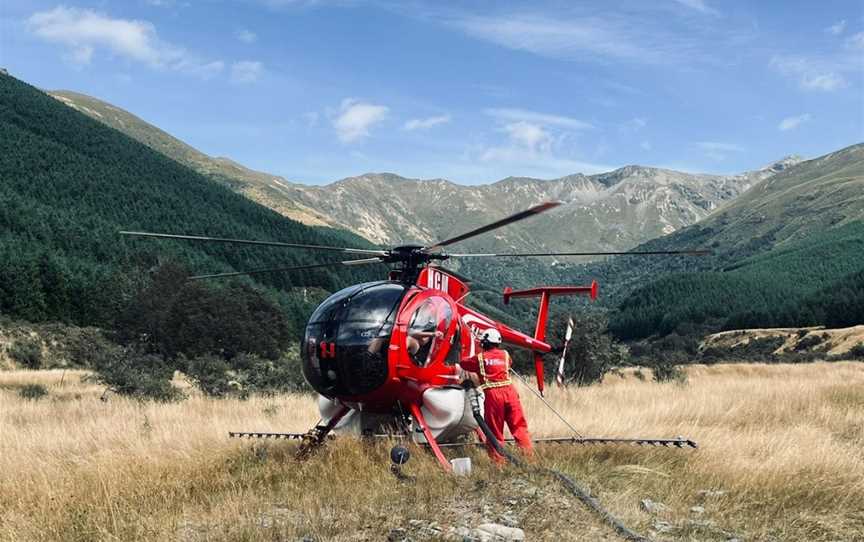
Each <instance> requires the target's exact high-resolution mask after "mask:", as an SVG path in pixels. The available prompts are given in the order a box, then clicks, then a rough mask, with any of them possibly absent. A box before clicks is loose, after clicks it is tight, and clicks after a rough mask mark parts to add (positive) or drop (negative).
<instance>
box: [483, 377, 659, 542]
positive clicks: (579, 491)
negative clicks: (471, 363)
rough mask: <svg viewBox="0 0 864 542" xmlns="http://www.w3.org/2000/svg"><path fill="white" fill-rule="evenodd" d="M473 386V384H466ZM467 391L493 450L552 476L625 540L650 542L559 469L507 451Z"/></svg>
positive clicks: (527, 467) (512, 460)
mask: <svg viewBox="0 0 864 542" xmlns="http://www.w3.org/2000/svg"><path fill="white" fill-rule="evenodd" d="M468 387H470V388H473V385H471V386H468ZM467 393H470V394H471V412H472V413H473V414H474V419H475V420H476V421H477V425H479V426H480V430H481V431H483V434H484V435H485V436H486V440H487V441H488V442H489V443H490V444H491V445H492V447H493V448H495V451H496V452H498V453H499V454H501V455H502V456H504V457H505V458H506V459H507V461H508V462H510V463H511V464H513V465H516V466H517V467H520V468H522V469H525V470H527V471H534V472H539V473H541V474H546V475H549V476H552V477H553V478H555V479H556V480H558V481H559V482H560V483H561V485H563V486H564V487H565V488H566V489H567V490H568V491H569V492H570V493H572V494H573V495H574V496H575V497H576V498H578V499H579V500H580V501H582V502H583V503H584V504H585V505H586V506H587V507H588V508H590V509H591V510H592V511H593V512H594V513H596V514H597V515H599V516H600V517H601V518H602V519H603V521H605V522H606V523H608V524H609V525H610V526H611V527H612V528H613V529H615V532H617V533H618V534H620V535H621V536H622V537H623V538H624V539H625V540H630V541H632V542H651V539H650V538H646V537H644V536H642V535H640V534H639V533H637V532H635V531H632V530H630V529H628V528H627V526H626V525H624V524H623V523H622V522H621V520H619V519H618V518H616V517H615V516H613V515H612V514H611V513H610V512H609V511H608V510H606V509H605V508H603V505H601V504H600V502H598V501H597V499H595V498H594V497H592V496H591V495H590V494H589V493H588V491H586V490H585V489H583V488H582V487H581V486H580V485H579V484H577V483H576V481H575V480H573V478H571V477H569V476H567V475H566V474H564V473H563V472H561V471H558V470H555V469H549V468H542V467H533V466H530V465H527V464H526V463H525V462H524V461H522V460H521V459H519V458H518V457H516V456H515V455H513V454H511V453H510V452H509V451H507V449H506V448H504V446H503V445H502V444H501V442H500V441H499V440H498V439H497V438H495V435H494V434H493V433H492V429H490V428H489V425H487V424H486V420H485V419H484V418H483V413H482V412H480V399H479V396H478V394H479V393H480V392H479V391H477V390H476V389H469V390H467Z"/></svg>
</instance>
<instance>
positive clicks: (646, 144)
mask: <svg viewBox="0 0 864 542" xmlns="http://www.w3.org/2000/svg"><path fill="white" fill-rule="evenodd" d="M639 146H640V147H641V148H642V150H645V151H650V150H651V149H653V148H654V146H653V145H651V142H650V141H643V142H642V143H640V144H639Z"/></svg>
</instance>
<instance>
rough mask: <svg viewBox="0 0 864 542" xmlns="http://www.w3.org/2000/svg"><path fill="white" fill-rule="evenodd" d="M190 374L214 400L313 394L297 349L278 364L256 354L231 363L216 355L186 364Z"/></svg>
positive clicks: (291, 351) (242, 356)
mask: <svg viewBox="0 0 864 542" xmlns="http://www.w3.org/2000/svg"><path fill="white" fill-rule="evenodd" d="M186 374H187V375H188V376H189V378H190V379H191V380H192V381H193V382H194V383H195V385H196V386H197V387H198V388H199V389H201V391H202V392H204V393H205V394H207V395H210V396H212V397H224V396H226V395H232V394H234V395H239V396H241V397H246V396H248V395H250V394H255V393H260V394H272V393H280V392H296V391H308V390H309V387H308V385H307V384H306V381H305V380H304V378H303V372H302V370H301V368H300V356H299V350H298V349H297V348H296V347H294V348H292V349H291V350H289V351H288V352H286V353H284V354H283V355H282V357H280V358H279V359H278V360H275V361H274V360H269V359H266V358H262V357H260V356H257V355H255V354H239V355H237V356H235V357H234V358H233V359H231V360H225V359H223V358H221V357H219V356H215V355H204V356H199V357H197V358H193V359H192V360H189V362H188V363H187V364H186Z"/></svg>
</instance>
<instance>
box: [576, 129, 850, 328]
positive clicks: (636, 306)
mask: <svg viewBox="0 0 864 542" xmlns="http://www.w3.org/2000/svg"><path fill="white" fill-rule="evenodd" d="M673 247H674V248H682V247H689V248H707V249H710V250H712V251H714V254H713V256H711V257H708V258H704V259H690V260H686V259H683V258H679V259H672V260H663V261H656V262H652V263H648V265H645V266H641V267H636V266H632V267H630V266H628V265H627V262H626V261H624V259H622V258H619V259H616V260H615V261H614V262H611V263H608V264H605V265H603V266H596V267H594V268H593V271H594V272H596V273H597V274H599V275H602V276H604V277H607V278H608V279H609V280H611V281H613V283H614V282H616V281H617V283H618V290H617V291H616V292H615V293H616V294H617V299H616V301H618V302H620V304H619V305H618V308H617V310H615V311H614V312H613V315H612V317H611V321H610V327H611V329H612V330H613V331H614V332H615V333H616V334H617V335H618V336H619V337H622V338H626V339H640V338H644V337H649V336H657V335H661V336H662V335H666V334H668V333H671V332H677V333H679V334H684V335H690V334H700V333H704V332H713V331H718V330H720V329H735V328H744V327H775V326H808V325H829V326H845V325H853V324H860V323H862V322H864V314H862V310H861V307H862V306H864V145H855V146H852V147H848V148H846V149H843V150H841V151H837V152H835V153H831V154H829V155H826V156H823V157H821V158H817V159H815V160H809V161H807V162H804V163H802V164H800V165H798V166H795V167H793V168H790V169H789V170H787V171H784V172H782V173H780V174H778V175H776V176H775V177H772V178H771V179H768V180H767V181H765V182H763V183H762V184H759V185H757V186H756V187H754V188H753V189H751V190H750V191H748V192H747V193H745V194H744V195H742V196H741V197H740V198H739V199H738V200H736V201H735V202H733V203H732V204H731V205H729V206H728V207H727V208H725V209H722V210H721V211H720V212H718V213H715V214H714V215H712V216H711V217H710V218H709V219H707V220H705V221H703V222H701V223H699V224H695V225H693V226H691V227H688V228H685V229H683V230H681V231H679V232H676V233H674V234H672V235H670V236H667V237H664V238H661V239H657V240H654V241H652V242H649V243H647V244H645V245H643V247H641V248H643V249H645V250H661V249H669V248H673ZM670 273H671V274H670Z"/></svg>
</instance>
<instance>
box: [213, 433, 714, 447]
mask: <svg viewBox="0 0 864 542" xmlns="http://www.w3.org/2000/svg"><path fill="white" fill-rule="evenodd" d="M228 436H229V437H231V438H249V439H275V440H278V439H286V440H301V439H303V437H304V436H306V433H260V432H242V431H231V432H229V433H228ZM372 437H373V438H380V439H389V438H393V437H394V435H372ZM327 438H328V439H329V440H332V439H334V438H336V437H335V436H334V435H328V436H327ZM505 442H514V441H513V439H507V440H506V441H505ZM532 442H534V443H535V444H585V445H588V444H632V445H634V446H665V447H669V446H674V447H675V448H698V447H699V446H698V445H697V444H696V442H695V441H693V440H690V439H685V438H681V437H679V438H671V439H652V438H577V437H548V438H536V439H533V440H532ZM437 446H438V447H439V448H457V447H460V446H484V443H483V442H454V443H443V444H442V443H437Z"/></svg>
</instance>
